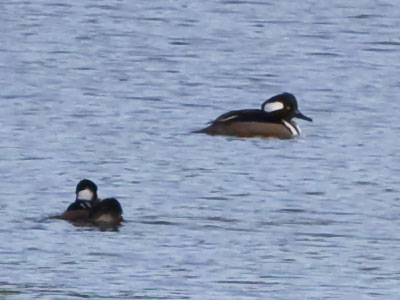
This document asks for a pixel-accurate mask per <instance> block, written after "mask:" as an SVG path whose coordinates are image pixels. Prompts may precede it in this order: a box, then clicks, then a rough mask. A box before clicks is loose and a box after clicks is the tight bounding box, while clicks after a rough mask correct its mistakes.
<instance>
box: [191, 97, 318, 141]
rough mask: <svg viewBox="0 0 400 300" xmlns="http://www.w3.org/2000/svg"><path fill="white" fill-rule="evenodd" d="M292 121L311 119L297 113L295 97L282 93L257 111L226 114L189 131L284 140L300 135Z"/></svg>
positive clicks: (310, 120)
mask: <svg viewBox="0 0 400 300" xmlns="http://www.w3.org/2000/svg"><path fill="white" fill-rule="evenodd" d="M293 118H299V119H303V120H306V121H309V122H312V119H311V118H309V117H306V116H305V115H303V114H302V113H301V112H300V111H299V109H298V107H297V100H296V98H295V96H294V95H292V94H290V93H283V94H279V95H276V96H273V97H272V98H270V99H268V100H266V101H265V102H264V103H263V104H262V105H261V109H242V110H234V111H230V112H227V113H225V114H223V115H221V116H219V117H218V118H217V119H215V120H214V121H212V122H211V125H209V126H208V127H206V128H203V129H201V130H197V131H193V132H194V133H206V134H209V135H229V136H236V137H275V138H280V139H288V138H292V137H295V136H298V135H300V133H301V130H300V128H299V126H298V125H297V124H296V123H295V122H294V121H293V120H292V119H293Z"/></svg>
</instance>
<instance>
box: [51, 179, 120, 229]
mask: <svg viewBox="0 0 400 300" xmlns="http://www.w3.org/2000/svg"><path fill="white" fill-rule="evenodd" d="M75 194H76V199H75V202H73V203H71V204H70V205H69V206H68V208H67V210H66V211H65V212H64V213H63V214H61V215H59V216H56V218H57V219H62V220H66V221H70V222H78V223H89V224H94V225H111V226H115V225H119V224H120V223H121V222H122V220H123V218H122V208H121V205H120V203H119V202H118V200H117V199H115V198H107V199H104V200H102V201H101V200H100V199H99V198H98V197H97V186H96V184H95V183H94V182H93V181H91V180H88V179H83V180H81V181H80V182H79V183H78V185H77V186H76V190H75Z"/></svg>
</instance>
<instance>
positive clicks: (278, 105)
mask: <svg viewBox="0 0 400 300" xmlns="http://www.w3.org/2000/svg"><path fill="white" fill-rule="evenodd" d="M281 109H283V103H282V102H279V101H275V102H270V103H267V104H266V105H265V106H264V111H266V112H273V111H277V110H281Z"/></svg>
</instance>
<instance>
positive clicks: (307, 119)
mask: <svg viewBox="0 0 400 300" xmlns="http://www.w3.org/2000/svg"><path fill="white" fill-rule="evenodd" d="M295 117H296V118H299V119H303V120H306V121H309V122H312V119H311V118H309V117H306V116H305V115H303V114H302V113H301V112H299V111H297V112H296V114H295Z"/></svg>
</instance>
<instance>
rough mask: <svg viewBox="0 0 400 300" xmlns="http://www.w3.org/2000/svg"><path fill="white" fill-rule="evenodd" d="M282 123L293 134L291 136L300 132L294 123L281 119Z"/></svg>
mask: <svg viewBox="0 0 400 300" xmlns="http://www.w3.org/2000/svg"><path fill="white" fill-rule="evenodd" d="M282 122H283V124H284V125H285V126H286V128H287V129H289V130H290V132H291V133H292V134H293V136H298V135H300V133H301V130H300V127H299V126H297V125H296V124H295V123H292V122H288V121H286V120H282Z"/></svg>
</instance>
